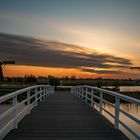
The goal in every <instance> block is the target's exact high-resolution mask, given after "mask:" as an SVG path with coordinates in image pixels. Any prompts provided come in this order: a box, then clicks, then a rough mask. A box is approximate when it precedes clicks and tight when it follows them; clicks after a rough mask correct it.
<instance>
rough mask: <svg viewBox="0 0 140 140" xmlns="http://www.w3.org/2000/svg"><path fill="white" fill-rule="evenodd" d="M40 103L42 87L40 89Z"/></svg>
mask: <svg viewBox="0 0 140 140" xmlns="http://www.w3.org/2000/svg"><path fill="white" fill-rule="evenodd" d="M39 95H40V101H42V87H40V94H39Z"/></svg>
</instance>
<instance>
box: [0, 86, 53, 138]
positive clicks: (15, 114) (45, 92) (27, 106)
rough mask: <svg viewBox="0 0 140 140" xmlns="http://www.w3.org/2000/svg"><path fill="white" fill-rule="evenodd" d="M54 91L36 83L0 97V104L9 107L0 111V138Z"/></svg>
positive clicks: (50, 87) (15, 126) (49, 87)
mask: <svg viewBox="0 0 140 140" xmlns="http://www.w3.org/2000/svg"><path fill="white" fill-rule="evenodd" d="M53 93H54V87H52V86H50V85H36V86H32V87H27V88H24V89H21V90H18V91H15V92H12V93H10V94H7V95H4V96H1V97H0V106H5V105H6V104H7V105H8V106H9V108H8V109H7V110H5V111H3V112H0V140H2V139H3V138H4V137H5V136H6V135H7V134H8V133H9V131H11V130H12V129H15V128H17V127H18V122H20V121H21V120H22V119H23V118H24V117H25V116H26V115H27V114H30V111H31V109H32V108H33V107H35V106H37V104H38V102H39V101H42V100H43V99H45V98H47V97H48V96H49V95H50V94H53Z"/></svg>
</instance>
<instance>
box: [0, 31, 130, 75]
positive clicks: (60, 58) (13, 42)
mask: <svg viewBox="0 0 140 140" xmlns="http://www.w3.org/2000/svg"><path fill="white" fill-rule="evenodd" d="M9 59H10V60H15V61H16V64H17V65H31V66H44V67H55V68H75V69H80V70H81V71H85V72H92V73H93V72H94V73H118V72H117V69H125V68H128V66H129V65H131V61H130V60H129V59H125V58H122V57H116V56H112V55H108V54H101V53H99V52H97V51H95V50H92V49H87V48H84V47H80V46H76V45H72V44H66V43H62V42H58V41H50V40H40V39H35V38H31V37H25V36H18V35H9V34H3V33H1V34H0V60H9ZM95 68H106V69H107V70H93V69H95ZM112 68H114V69H115V70H114V71H111V70H109V69H112ZM91 69H92V70H91Z"/></svg>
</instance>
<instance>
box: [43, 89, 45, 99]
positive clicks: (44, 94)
mask: <svg viewBox="0 0 140 140" xmlns="http://www.w3.org/2000/svg"><path fill="white" fill-rule="evenodd" d="M44 99H45V87H43V100H44Z"/></svg>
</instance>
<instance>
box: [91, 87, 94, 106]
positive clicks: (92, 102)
mask: <svg viewBox="0 0 140 140" xmlns="http://www.w3.org/2000/svg"><path fill="white" fill-rule="evenodd" d="M93 94H94V93H93V89H91V106H92V107H93V106H94V104H93Z"/></svg>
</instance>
